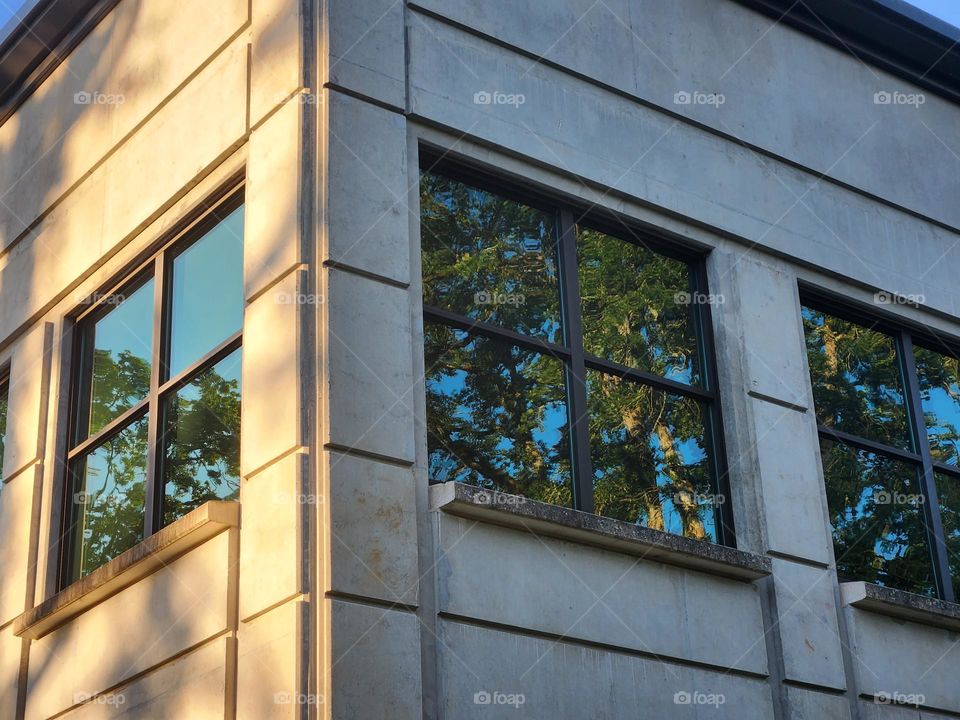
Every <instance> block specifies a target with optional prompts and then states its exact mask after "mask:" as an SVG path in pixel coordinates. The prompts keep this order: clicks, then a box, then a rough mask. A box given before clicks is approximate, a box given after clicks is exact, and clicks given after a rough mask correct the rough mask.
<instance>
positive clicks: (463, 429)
mask: <svg viewBox="0 0 960 720" xmlns="http://www.w3.org/2000/svg"><path fill="white" fill-rule="evenodd" d="M425 332H426V350H425V354H426V367H427V372H426V385H427V429H428V435H427V444H428V449H429V465H430V468H429V471H430V480H431V481H433V482H447V481H450V480H456V481H458V482H463V483H469V484H471V485H479V486H481V487H486V488H491V489H496V490H498V491H502V492H507V493H513V494H517V495H525V496H527V497H529V498H533V499H535V500H541V501H543V502H549V503H553V504H556V505H568V506H569V505H570V504H571V500H572V495H571V483H570V478H571V471H570V451H569V439H568V432H567V403H566V394H565V389H564V369H563V364H562V363H561V362H560V361H559V360H556V359H554V358H552V357H550V356H548V355H542V354H540V353H536V352H530V351H527V350H523V349H521V348H518V347H515V346H512V345H510V344H508V343H505V342H501V341H497V340H490V339H487V338H483V337H476V336H471V335H467V334H466V333H463V332H460V331H457V330H454V329H452V328H449V327H446V326H442V325H433V324H428V325H427V326H426V328H425Z"/></svg>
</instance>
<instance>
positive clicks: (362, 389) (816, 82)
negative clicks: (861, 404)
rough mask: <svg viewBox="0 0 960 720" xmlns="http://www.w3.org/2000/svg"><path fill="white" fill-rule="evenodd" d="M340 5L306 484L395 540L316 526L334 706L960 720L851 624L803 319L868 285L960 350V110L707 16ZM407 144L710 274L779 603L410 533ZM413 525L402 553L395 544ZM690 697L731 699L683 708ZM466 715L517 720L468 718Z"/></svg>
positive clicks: (489, 530) (415, 468)
mask: <svg viewBox="0 0 960 720" xmlns="http://www.w3.org/2000/svg"><path fill="white" fill-rule="evenodd" d="M331 10H332V13H333V15H332V18H331V21H330V25H329V28H328V31H329V33H330V35H329V43H330V51H329V56H328V58H327V62H328V68H327V69H328V78H329V83H330V86H329V88H328V91H327V93H326V95H325V97H326V99H327V102H326V103H324V105H323V107H324V111H325V112H326V113H327V114H328V120H329V131H328V133H327V134H326V142H327V143H328V152H327V165H326V167H325V171H324V173H323V174H324V175H325V177H326V193H325V196H324V199H325V203H326V210H325V217H326V220H327V223H326V225H325V228H324V232H325V244H324V245H323V253H324V257H325V258H327V259H328V260H330V261H332V262H331V263H328V267H327V269H326V270H325V278H326V282H327V292H328V296H329V300H330V302H329V303H328V304H327V305H326V306H325V308H324V312H325V313H327V314H328V315H327V323H325V324H324V326H325V327H327V328H328V330H329V337H328V344H327V346H326V350H327V353H328V356H327V357H328V359H327V365H326V370H327V372H328V378H327V384H326V385H325V386H324V387H325V388H327V389H329V392H330V398H329V405H328V406H327V408H326V412H328V413H329V415H328V417H329V430H328V432H329V433H330V436H329V437H328V438H327V443H328V449H329V450H330V453H329V454H330V457H331V463H333V467H332V468H331V469H330V470H329V472H328V475H327V476H326V478H325V480H324V482H325V483H326V487H327V491H328V492H331V493H333V492H345V491H344V490H342V489H341V488H340V485H341V483H342V484H345V485H346V484H350V485H351V487H353V486H356V487H357V488H358V489H356V490H351V491H350V492H351V493H361V492H366V491H369V490H370V489H371V486H370V485H368V484H367V485H366V486H365V483H367V478H369V477H376V478H378V480H377V484H376V487H377V488H378V490H377V495H378V496H379V497H380V500H379V501H378V504H377V510H378V512H379V513H380V514H381V515H383V516H384V518H383V520H382V521H377V520H371V521H370V529H369V530H365V531H358V530H357V529H356V528H355V527H354V525H353V523H352V521H353V520H354V519H355V518H358V517H360V515H358V514H357V513H358V510H357V508H359V507H361V506H362V504H363V503H359V504H348V505H343V504H342V501H341V504H340V506H339V507H338V505H337V502H336V501H334V502H331V503H330V508H329V509H330V512H331V525H330V526H329V528H328V530H329V533H330V535H328V536H327V537H328V542H329V546H330V547H329V555H328V556H327V557H328V559H329V562H330V569H331V589H332V590H334V591H340V592H342V593H344V594H349V595H348V596H347V597H344V598H338V599H336V600H334V601H332V608H331V609H330V611H329V617H330V618H331V620H330V627H331V632H332V634H333V635H332V637H333V643H332V651H331V650H330V649H329V648H328V652H329V654H328V655H327V656H326V657H327V662H329V663H331V664H332V673H331V677H330V678H329V679H328V682H329V683H330V685H329V686H328V690H329V692H330V693H331V698H332V705H333V707H334V709H335V710H336V709H337V708H342V707H344V705H348V706H349V707H350V708H351V712H348V713H347V715H346V716H357V717H359V716H361V715H362V716H366V717H391V718H397V717H403V718H415V717H416V718H419V717H421V713H423V715H424V716H425V717H431V718H432V717H439V718H457V719H458V720H460V719H463V718H484V717H521V716H522V717H536V718H564V719H566V718H569V719H570V720H579V719H580V718H586V717H590V718H601V717H602V718H615V717H651V718H654V717H655V718H684V717H691V718H692V717H699V718H708V717H716V718H782V719H793V720H800V719H808V718H809V719H812V718H837V719H847V718H863V719H867V718H869V719H870V720H873V719H874V718H890V719H891V720H894V719H896V720H899V719H900V718H915V719H916V718H919V717H921V716H922V717H923V718H935V717H947V716H949V713H951V712H952V713H957V712H960V687H958V686H957V684H956V682H955V681H954V679H953V678H955V676H956V671H957V667H958V666H960V649H958V648H960V643H958V642H957V636H956V634H954V633H951V632H949V631H947V630H942V629H937V628H931V627H927V626H923V625H919V624H915V623H910V622H900V621H895V620H892V619H890V618H886V617H883V616H881V615H877V614H874V613H867V612H864V611H862V610H857V609H854V608H851V607H847V606H844V604H843V602H842V600H841V598H840V593H839V586H838V583H837V580H836V575H835V572H834V569H833V562H834V557H833V548H832V543H831V541H830V531H829V524H828V517H827V512H826V498H825V493H824V490H823V479H822V475H821V470H820V458H819V449H818V442H817V432H816V421H815V418H814V416H813V412H812V394H811V388H810V382H809V377H808V370H807V367H806V358H805V353H804V343H803V333H802V324H801V317H800V307H799V293H798V283H799V282H800V281H801V280H802V281H803V282H805V283H807V284H809V285H811V286H818V287H821V288H824V289H828V290H832V291H834V292H840V293H843V294H845V295H847V296H849V297H850V298H851V299H854V300H856V301H858V302H860V303H867V304H872V303H873V304H875V303H874V296H875V293H876V292H877V291H881V290H882V291H889V292H895V293H901V294H907V295H912V296H914V297H916V298H922V303H921V304H922V307H921V308H920V309H917V308H911V307H907V306H902V305H901V306H883V307H878V310H881V311H886V312H888V313H892V314H894V315H899V316H901V317H903V318H904V319H908V320H911V321H918V322H922V323H924V324H926V325H929V326H932V327H934V328H937V329H938V330H940V331H943V332H947V333H951V334H953V335H958V334H960V324H958V322H957V315H958V314H960V295H958V294H957V290H956V283H955V282H954V278H955V277H956V268H957V267H958V263H960V250H958V241H960V229H958V228H960V215H958V213H957V204H956V201H955V200H956V197H957V196H958V190H960V183H958V180H957V176H958V175H957V169H958V163H960V161H958V159H957V153H960V135H958V133H960V122H958V121H960V109H958V108H957V107H956V105H953V104H951V103H949V102H947V101H945V100H943V99H941V98H938V97H936V96H934V95H931V94H930V93H922V91H921V90H919V89H918V88H916V87H911V86H910V84H909V83H908V82H906V81H904V80H902V79H900V78H897V77H894V76H892V75H890V74H888V73H885V72H883V71H881V70H879V69H876V68H872V67H869V66H867V65H864V64H863V63H862V62H860V61H859V60H857V59H856V58H854V57H853V56H851V55H849V54H848V53H845V52H843V51H841V50H837V49H833V48H830V47H828V46H826V45H824V44H822V43H819V42H817V41H815V40H813V39H811V38H810V37H808V36H805V35H803V34H800V33H798V32H796V31H794V30H791V29H789V28H787V27H785V26H783V25H782V24H778V23H776V22H775V21H774V20H772V19H769V18H766V17H764V16H761V15H759V14H756V13H754V12H752V11H749V10H747V9H745V8H744V7H742V6H740V5H738V4H735V3H733V2H727V1H723V0H684V1H683V2H675V1H673V0H629V1H628V0H615V1H614V2H602V3H594V2H592V0H557V1H555V2H548V3H544V2H527V1H526V0H520V1H516V0H494V1H493V2H487V3H477V2H472V1H469V0H463V1H460V0H450V1H446V2H434V0H417V1H416V2H408V3H407V4H406V7H405V8H401V7H400V6H399V5H397V4H395V3H391V2H389V1H388V0H382V1H379V2H373V1H371V2H365V3H349V4H348V3H337V2H333V3H331ZM498 93H499V96H498V95H497V94H498ZM884 93H886V94H888V95H884ZM897 93H899V95H895V94H897ZM921 94H922V99H918V97H920V96H921ZM888 96H890V97H894V96H895V97H896V98H898V99H897V100H896V101H892V102H890V103H886V102H885V98H887V97H888ZM497 97H499V98H500V99H499V100H498V99H497ZM511 98H512V100H511ZM424 143H426V144H429V145H431V146H432V147H438V148H441V149H442V150H447V151H450V152H451V153H453V154H454V155H460V156H463V157H466V158H469V159H471V160H473V161H477V162H480V163H484V164H486V165H488V166H489V167H492V168H495V169H499V170H500V171H502V172H504V173H508V174H510V175H511V176H513V177H514V178H520V179H522V180H525V181H527V182H529V183H532V184H534V185H539V186H542V187H544V188H547V189H550V190H553V191H555V192H558V193H560V194H561V195H562V194H566V195H568V196H570V197H572V198H579V199H586V200H588V201H590V202H595V203H597V204H598V205H599V206H601V207H607V208H611V209H614V210H618V211H620V212H622V213H624V214H625V215H627V216H630V217H633V218H635V219H636V220H637V221H638V222H641V223H646V224H648V225H649V226H650V227H651V228H654V229H659V230H660V231H661V232H663V233H666V234H669V235H671V236H674V237H676V238H678V239H680V241H688V242H690V243H693V244H696V245H699V246H701V247H708V248H711V253H710V256H709V260H708V273H709V281H710V286H711V291H712V292H713V293H716V294H718V295H720V296H722V297H723V298H724V302H723V303H722V304H718V305H717V306H716V307H715V309H714V313H713V322H714V332H715V335H716V343H717V350H718V359H719V365H720V373H721V376H722V377H721V385H722V387H721V395H722V401H723V410H724V423H725V434H726V438H727V442H728V454H729V461H730V465H731V468H732V471H733V478H732V484H733V499H732V501H733V503H734V512H735V515H736V520H737V529H738V542H739V547H740V548H741V549H744V550H748V551H751V552H754V553H758V554H763V555H767V556H769V557H770V558H771V559H772V562H773V574H772V576H771V577H770V578H768V579H765V580H761V581H758V582H755V583H752V584H744V583H739V582H736V581H733V580H724V579H721V578H716V577H710V576H706V575H704V574H702V573H698V572H696V571H692V570H681V569H677V568H672V567H669V566H666V565H659V564H657V563H653V562H649V561H641V562H635V559H634V558H632V557H628V556H621V555H618V554H617V553H612V552H609V551H605V550H599V549H596V548H591V547H585V546H581V545H578V544H576V543H571V542H567V541H560V540H554V539H548V538H543V537H536V536H533V535H531V534H529V533H521V532H518V531H516V530H511V529H507V528H504V527H499V526H497V525H493V524H485V523H482V522H481V523H477V522H474V521H467V520H462V519H458V518H456V517H452V516H450V515H447V514H444V513H432V512H429V510H428V499H427V487H426V482H427V467H426V463H427V457H426V444H427V443H426V433H425V429H424V426H423V418H424V399H423V398H424V387H423V374H424V372H425V368H424V366H423V357H422V349H421V348H422V321H421V319H420V318H421V310H422V308H421V302H420V296H421V288H420V279H419V239H418V238H419V229H418V223H417V217H418V208H417V199H416V195H415V187H416V183H417V172H418V159H417V158H418V155H417V149H418V147H419V146H420V145H421V144H424ZM404 144H405V145H406V151H405V152H404ZM404 164H405V165H406V168H407V171H406V187H404V184H403V181H402V179H400V178H398V177H396V172H397V170H398V168H400V167H402V166H403V165H404ZM358 197H359V198H362V202H358ZM408 223H409V225H408ZM331 266H332V267H331ZM407 283H409V286H408V285H407ZM408 357H412V358H413V367H412V375H411V368H409V367H408V365H407V358H408ZM411 377H412V383H413V392H412V393H410V392H408V389H409V383H410V382H411V380H410V378H411ZM371 423H373V425H371ZM331 445H336V446H337V448H340V446H346V447H347V448H353V450H351V454H353V455H357V456H360V455H362V456H363V457H362V459H361V458H360V457H357V458H356V459H353V458H351V459H350V460H349V461H348V460H346V459H345V458H343V459H339V458H340V456H339V453H341V452H342V449H333V448H332V447H330V446H331ZM411 453H412V455H411ZM411 457H412V472H413V487H414V488H415V493H414V495H415V496H414V497H411V492H410V489H409V487H410V483H411V479H410V470H409V469H408V466H409V465H410V463H411ZM345 465H347V466H348V467H349V468H350V470H349V471H347V470H346V469H345V467H344V466H345ZM341 473H342V474H341ZM358 501H359V499H358ZM366 502H367V503H368V504H369V498H367V499H366ZM397 507H399V508H404V514H403V515H396V516H395V515H393V512H392V511H393V509H394V508H397ZM364 512H369V508H368V509H367V510H365V511H364ZM414 512H415V514H416V518H417V525H416V528H415V529H414V528H412V527H407V526H403V525H397V524H391V523H390V522H389V521H388V519H387V518H388V517H389V518H392V517H408V516H409V515H411V514H413V513H414ZM367 517H369V516H367ZM341 518H342V521H341ZM341 522H342V524H338V523H341ZM345 531H349V532H350V535H349V541H348V542H343V540H344V537H343V536H340V533H341V532H345ZM358 532H359V534H360V539H361V540H362V542H360V543H359V544H358V543H357V542H356V539H357V533H358ZM385 549H388V550H387V552H388V553H389V555H388V557H390V559H391V560H392V563H393V564H392V569H393V571H394V574H393V575H392V576H391V578H390V580H389V582H383V583H381V584H380V585H378V584H377V583H376V582H366V583H361V578H362V576H363V573H362V572H360V570H359V569H358V568H367V569H368V570H370V571H371V572H372V573H373V574H374V575H377V574H379V573H380V572H381V571H380V570H378V568H379V567H380V565H378V563H379V562H380V561H382V559H383V558H384V552H385ZM339 568H349V570H344V571H343V572H342V573H341V572H340V570H339ZM417 572H419V573H420V580H419V582H417V576H416V573H417ZM417 591H418V594H417ZM404 593H405V594H404ZM371 606H373V607H375V608H376V609H371ZM338 637H342V641H338ZM371 638H372V639H371ZM415 638H418V639H419V645H418V644H417V640H416V639H415ZM368 642H369V645H368V644H367V643H368ZM354 643H357V644H356V645H354ZM341 649H342V652H345V653H346V657H344V656H342V655H341V654H340V652H341ZM358 655H360V656H361V657H358ZM400 656H402V657H403V661H402V662H400V663H396V662H395V661H394V660H395V658H397V657H400ZM363 658H365V659H363ZM905 658H906V659H905ZM418 670H419V672H418ZM348 678H352V682H348ZM374 678H375V679H374ZM698 691H699V692H701V693H704V694H709V693H718V694H722V695H723V696H724V697H725V703H724V704H723V705H722V706H720V707H707V706H701V707H690V706H683V705H677V704H676V702H675V694H676V693H678V692H691V693H692V692H698ZM418 692H419V693H421V695H420V698H422V700H421V701H419V702H418V701H417V700H418V697H417V693H418ZM482 692H489V693H493V692H500V693H503V694H505V695H511V694H514V695H519V694H522V695H523V696H524V697H525V702H524V705H523V706H522V707H521V708H520V709H515V708H514V707H512V706H500V707H495V706H492V705H483V704H477V703H476V702H475V695H476V694H477V693H482ZM883 693H890V694H893V693H900V694H903V695H908V694H913V695H917V696H923V697H924V698H925V704H926V705H927V706H928V709H927V710H924V711H922V712H921V711H920V710H910V709H904V708H893V707H889V706H885V705H882V704H878V703H876V702H875V701H874V699H873V698H874V696H881V697H883ZM351 713H352V715H351ZM334 714H335V715H336V712H335V713H334Z"/></svg>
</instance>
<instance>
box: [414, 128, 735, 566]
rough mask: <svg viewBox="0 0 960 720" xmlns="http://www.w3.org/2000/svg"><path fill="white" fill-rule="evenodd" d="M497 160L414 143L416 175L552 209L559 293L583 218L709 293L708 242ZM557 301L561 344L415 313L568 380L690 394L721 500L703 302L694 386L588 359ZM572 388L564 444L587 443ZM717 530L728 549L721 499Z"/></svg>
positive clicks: (586, 496) (582, 491)
mask: <svg viewBox="0 0 960 720" xmlns="http://www.w3.org/2000/svg"><path fill="white" fill-rule="evenodd" d="M502 165H503V163H499V162H498V163H497V164H489V163H485V162H481V161H478V160H477V159H475V158H473V157H471V156H469V155H462V154H451V153H449V152H448V151H441V150H439V149H438V148H437V147H434V146H433V145H432V144H430V143H421V144H420V146H419V168H420V171H421V172H424V173H436V174H439V175H442V176H444V177H447V178H450V179H452V180H455V181H458V182H461V183H464V184H466V185H469V186H472V187H476V188H479V189H482V190H485V191H488V192H491V193H494V194H497V195H501V196H503V197H505V198H507V199H509V200H512V201H515V202H520V203H529V204H530V205H532V206H534V207H537V208H538V209H540V210H543V211H545V212H552V213H555V214H556V221H557V236H558V251H559V252H558V257H557V267H558V269H559V271H560V277H561V285H562V286H561V288H560V292H561V296H566V297H567V298H571V297H572V298H578V295H579V291H578V290H577V291H572V290H571V288H570V286H569V282H568V280H567V281H565V280H563V279H562V278H567V279H569V278H573V277H575V276H576V274H577V272H576V267H577V260H576V257H577V253H576V248H575V243H576V232H575V227H576V225H577V224H578V223H580V222H584V221H586V222H588V223H589V225H590V227H591V228H592V229H599V230H600V231H601V232H606V233H608V234H611V235H613V236H614V237H619V238H620V239H624V238H625V237H626V235H624V233H626V234H627V235H629V234H633V235H634V236H635V237H637V238H642V239H643V243H644V245H645V246H647V247H648V248H649V249H652V250H653V251H654V252H657V253H660V254H663V255H666V256H668V257H673V258H675V259H679V260H681V261H683V262H685V263H687V264H688V266H689V267H690V271H691V278H692V281H693V286H692V288H691V292H693V293H694V294H696V295H702V296H704V297H709V293H710V292H711V291H710V288H709V284H708V278H707V270H706V260H707V257H708V255H709V253H710V249H709V247H705V246H701V245H698V244H695V243H688V242H685V241H684V240H682V239H680V238H670V237H668V236H666V235H663V236H661V234H660V232H659V231H657V230H655V229H651V228H648V229H644V227H643V225H641V224H638V222H637V221H636V219H635V218H631V217H629V216H627V215H624V214H623V213H619V212H616V211H613V210H612V209H610V208H606V207H604V206H603V205H602V204H600V203H596V202H592V203H586V204H585V203H584V202H583V201H581V200H578V199H577V198H575V197H569V196H565V195H564V194H562V193H559V192H556V191H554V190H553V189H551V188H552V183H544V182H542V181H540V180H535V179H533V177H527V176H516V175H513V174H511V173H509V172H508V171H507V170H506V168H505V167H502ZM416 251H417V252H420V244H419V238H417V245H416ZM563 305H564V306H567V307H568V310H566V311H565V312H564V322H565V323H566V324H567V327H568V331H569V332H570V333H571V335H572V336H574V337H575V338H577V339H576V340H575V341H573V342H568V343H566V344H562V343H561V344H553V343H548V342H545V341H541V340H539V339H537V338H532V337H527V336H525V335H518V334H516V333H512V332H510V331H508V330H505V329H500V328H497V327H496V326H495V325H485V324H481V323H476V322H471V323H470V325H469V327H466V326H463V325H462V323H463V321H464V318H463V317H462V316H459V315H457V314H456V313H453V312H449V311H446V310H442V309H439V308H434V307H430V306H427V305H423V306H422V311H423V317H424V321H429V322H433V323H439V324H441V325H448V326H452V327H458V328H459V329H462V330H469V331H470V332H472V333H475V334H479V335H487V336H489V337H495V338H497V339H498V340H501V341H503V342H507V343H510V344H513V345H519V346H522V347H526V348H528V349H531V350H533V351H534V352H547V353H549V354H552V355H554V356H555V357H560V358H563V359H564V362H565V364H567V367H568V368H569V370H570V371H571V372H572V373H573V375H574V376H576V377H583V376H584V374H585V372H586V370H588V369H592V370H599V371H600V372H607V373H615V374H619V375H621V376H622V377H625V378H629V379H631V380H632V381H634V382H638V383H640V384H643V385H646V386H650V387H653V388H657V389H659V390H661V391H664V392H668V393H671V392H672V393H679V394H681V395H683V396H685V397H693V398H696V399H697V400H698V401H700V402H702V403H704V404H705V405H706V407H707V409H708V411H707V413H706V415H707V417H708V418H709V424H708V425H707V426H706V427H707V432H708V435H709V434H711V433H712V435H713V437H712V440H711V442H712V444H713V453H712V465H713V467H712V468H711V470H712V472H713V474H714V482H715V489H714V492H717V493H719V494H722V495H725V496H726V497H728V498H729V497H731V496H732V490H731V488H730V473H729V467H728V457H727V447H726V440H725V438H724V416H723V408H722V403H721V392H720V387H719V385H720V373H719V369H718V367H717V348H716V339H715V337H714V334H713V333H714V331H713V320H712V317H711V314H712V313H711V308H710V306H709V303H701V304H698V305H697V307H696V310H697V311H698V314H699V317H698V318H697V320H696V324H697V330H696V334H697V342H698V345H699V350H700V352H701V354H702V355H703V356H704V367H703V368H702V372H703V374H704V381H703V385H702V387H693V386H684V385H683V384H681V383H674V382H672V381H670V380H668V379H666V378H661V377H658V376H655V375H653V374H651V373H646V372H641V371H635V370H632V369H630V368H626V367H623V366H619V365H617V364H616V363H610V362H607V361H604V360H601V359H600V358H595V357H591V358H589V360H588V359H587V355H586V353H585V351H584V347H583V338H582V322H581V317H580V310H579V303H578V301H577V300H575V301H572V302H570V301H569V300H568V302H565V303H563ZM571 307H572V312H571ZM481 325H485V327H484V328H483V329H481ZM577 385H580V383H575V384H574V391H573V392H571V393H570V395H571V397H570V399H569V400H568V403H569V404H570V407H571V409H572V414H573V416H574V417H577V418H581V420H580V421H578V422H574V423H572V424H571V426H570V436H571V444H573V445H574V446H580V447H582V448H589V437H588V430H587V420H586V418H587V414H586V412H585V409H586V396H585V394H582V393H579V394H578V392H577V389H576V386H577ZM580 390H581V391H582V390H583V388H582V387H581V388H580ZM575 456H578V457H577V459H576V460H575V465H576V467H575V468H574V472H573V480H572V482H573V485H574V488H573V497H574V503H575V505H576V506H577V507H578V509H579V510H582V511H584V512H587V513H592V512H593V486H592V471H591V470H590V468H589V462H590V461H589V452H580V453H575ZM717 534H718V537H717V540H716V543H717V544H719V545H724V546H726V547H731V548H735V547H736V545H737V535H736V528H735V521H734V516H733V511H732V509H731V506H730V504H729V503H724V504H722V505H721V506H720V509H719V512H718V513H717Z"/></svg>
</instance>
